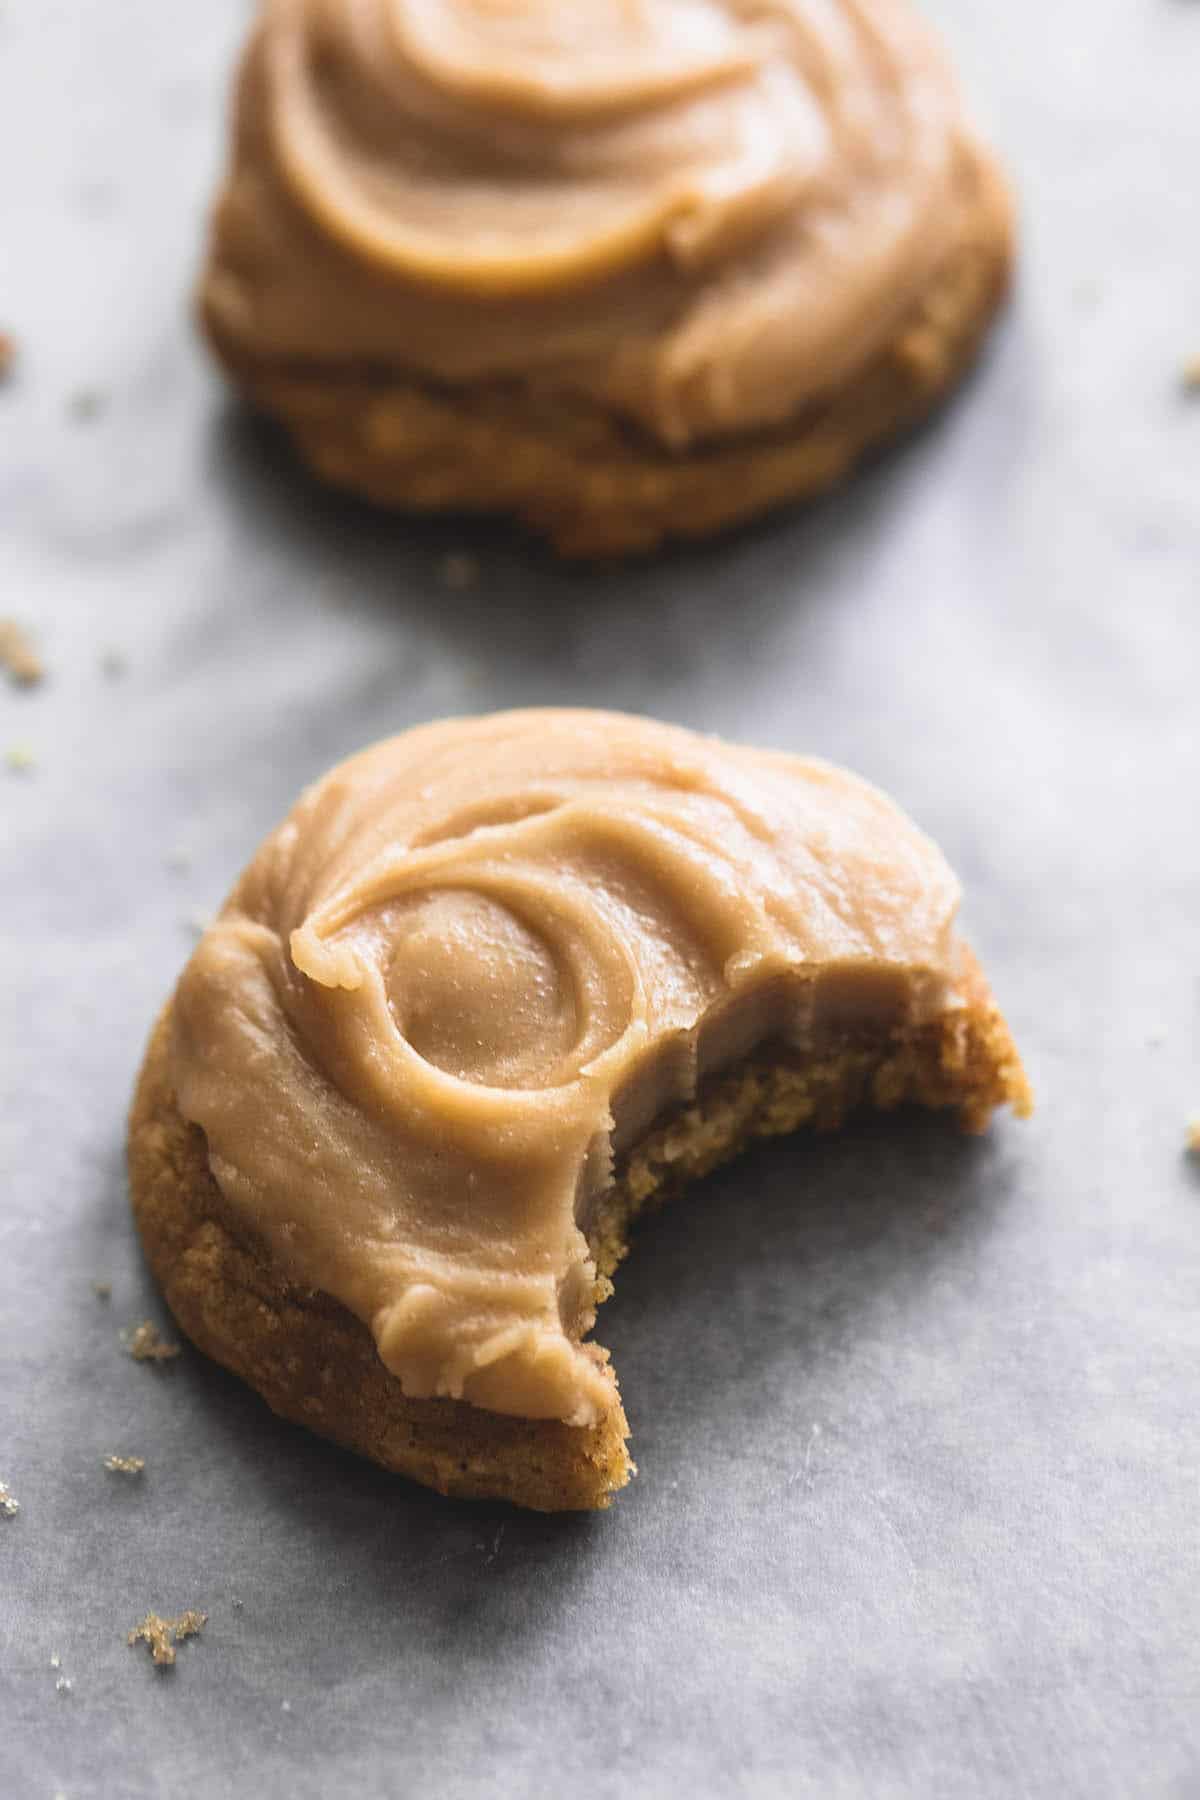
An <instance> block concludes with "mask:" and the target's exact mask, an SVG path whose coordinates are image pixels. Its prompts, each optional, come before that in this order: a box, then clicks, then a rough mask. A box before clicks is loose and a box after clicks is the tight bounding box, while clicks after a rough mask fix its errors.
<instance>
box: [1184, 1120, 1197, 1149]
mask: <svg viewBox="0 0 1200 1800" xmlns="http://www.w3.org/2000/svg"><path fill="white" fill-rule="evenodd" d="M1184 1141H1185V1143H1186V1144H1187V1147H1188V1149H1189V1150H1190V1151H1191V1153H1192V1155H1193V1156H1200V1113H1193V1114H1192V1116H1191V1118H1190V1119H1189V1120H1188V1122H1187V1137H1186V1138H1185V1140H1184Z"/></svg>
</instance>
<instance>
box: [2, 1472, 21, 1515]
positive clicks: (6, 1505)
mask: <svg viewBox="0 0 1200 1800" xmlns="http://www.w3.org/2000/svg"><path fill="white" fill-rule="evenodd" d="M20 1510H21V1502H20V1501H19V1500H18V1499H17V1496H16V1495H15V1494H14V1493H13V1491H12V1489H11V1488H10V1487H9V1485H8V1483H7V1481H0V1513H3V1515H4V1517H5V1518H6V1519H15V1518H16V1516H17V1514H18V1513H19V1512H20Z"/></svg>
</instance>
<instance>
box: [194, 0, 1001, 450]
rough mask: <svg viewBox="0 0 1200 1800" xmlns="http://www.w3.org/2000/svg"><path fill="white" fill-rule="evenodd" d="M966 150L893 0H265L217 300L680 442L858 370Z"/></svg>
mask: <svg viewBox="0 0 1200 1800" xmlns="http://www.w3.org/2000/svg"><path fill="white" fill-rule="evenodd" d="M981 162H982V152H980V151H979V149H978V148H977V146H976V144H975V142H974V139H973V137H972V135H971V132H970V130H969V128H968V126H967V125H966V123H965V121H964V118H963V114H962V110H961V107H960V103H959V100H958V96H957V93H956V89H955V86H954V83H953V81H952V79H951V77H950V75H949V73H948V71H947V69H946V67H945V64H944V62H943V60H942V58H941V55H940V53H939V52H938V50H937V47H936V46H935V44H934V43H933V42H932V41H931V38H930V35H929V33H928V32H927V30H926V28H925V27H924V26H923V25H922V23H921V22H920V20H919V19H918V18H916V17H915V16H914V14H913V13H912V12H911V11H910V9H909V6H908V5H907V3H906V0H521V3H520V4H517V3H516V0H266V3H265V5H264V7H263V10H262V15H261V22H260V25H259V28H258V30H257V32H256V35H255V37H254V39H253V40H252V43H251V46H250V50H249V52H248V55H247V57H246V60H245V63H244V67H243V73H242V78H241V82H240V89H239V98H238V105H237V123H236V142H235V151H234V157H233V162H232V167H231V172H230V176H229V179H228V184H227V187H226V191H225V194H224V197H223V200H222V203H221V206H220V208H219V211H218V217H217V223H216V231H215V235H214V246H213V252H212V256H211V260H210V264H209V268H208V271H207V274H206V278H205V288H204V305H205V312H206V317H207V318H208V320H209V323H210V327H211V329H212V330H213V332H214V335H215V336H216V337H217V338H218V340H219V341H220V342H221V343H222V344H224V345H225V346H226V347H227V348H228V349H229V350H230V351H231V352H232V353H233V354H234V355H235V356H241V357H243V358H246V359H250V360H254V361H257V362H261V361H263V360H264V359H266V360H275V361H279V362H281V363H286V362H287V361H288V359H292V360H295V361H300V362H303V363H304V364H305V366H320V365H321V364H322V363H323V362H325V363H329V364H331V365H336V366H339V367H342V366H345V365H346V364H347V363H348V362H349V363H358V364H361V365H362V366H364V367H367V368H381V369H384V370H392V371H396V370H401V371H403V372H405V373H406V374H409V375H412V376H415V377H418V378H420V379H422V380H431V381H435V382H445V383H451V384H461V383H467V382H471V381H477V380H487V381H502V382H503V381H510V382H513V383H515V384H517V385H518V386H519V388H520V390H521V391H522V393H523V394H525V395H526V396H528V395H530V394H532V395H534V396H537V395H538V394H545V395H554V394H573V395H577V396H581V397H584V398H586V399H587V400H589V401H591V402H594V403H598V404H600V405H601V406H603V407H604V408H605V409H607V410H609V411H612V412H615V413H616V414H617V415H618V416H624V417H626V418H628V419H629V420H630V421H632V422H634V423H635V424H636V425H638V426H639V427H641V428H642V429H643V430H645V431H646V432H647V433H649V434H650V435H651V436H652V438H653V439H655V440H657V441H658V442H660V443H662V444H663V445H665V446H668V447H670V448H672V449H681V448H685V447H687V446H689V445H692V444H696V443H703V442H705V441H710V440H713V439H719V438H722V437H725V436H729V435H732V434H739V433H746V432H752V431H755V430H758V429H761V428H764V427H770V426H772V425H775V424H777V423H779V422H781V421H783V420H786V419H789V418H791V417H792V416H794V415H795V414H796V413H797V412H798V411H799V410H800V409H802V408H803V407H804V406H805V405H806V404H807V403H809V402H810V401H812V400H813V399H814V398H815V397H817V396H819V395H820V394H821V393H823V392H825V391H827V390H829V389H832V388H834V387H836V386H837V384H839V383H840V382H842V381H844V380H846V379H848V378H849V377H850V376H851V375H852V374H853V373H854V372H855V371H857V370H858V369H860V368H861V367H862V366H863V365H864V364H865V363H866V362H867V361H868V360H869V359H870V358H871V356H872V355H873V354H874V353H875V352H877V351H878V349H879V348H880V346H881V345H883V344H884V343H885V342H886V341H887V340H888V338H889V335H890V334H891V333H893V332H894V331H895V329H896V326H897V321H898V320H899V319H900V318H901V317H902V316H903V315H904V314H905V313H906V312H907V311H908V309H910V308H911V306H912V305H913V303H914V300H915V298H916V297H917V296H918V295H919V294H920V293H921V292H922V291H923V290H924V288H925V287H926V285H927V283H928V282H929V280H930V277H931V275H932V273H933V272H934V271H935V269H936V268H937V267H938V265H939V264H940V262H941V261H942V260H943V258H944V257H945V256H946V254H947V250H948V247H949V246H950V245H951V244H952V243H953V242H954V240H955V234H956V232H957V231H958V230H959V229H960V226H959V211H960V209H961V205H962V194H963V191H964V185H965V186H966V187H969V188H971V190H972V194H973V204H980V203H981V202H980V198H979V195H980V193H981V192H987V193H988V194H989V195H990V196H991V197H990V199H989V200H988V204H989V205H991V206H1001V205H1003V203H1004V202H1003V196H1002V194H1001V191H1000V189H999V187H998V185H997V184H996V183H995V182H994V181H993V182H991V183H990V184H984V185H983V187H982V188H981V187H980V184H979V183H977V182H976V183H972V182H970V181H967V182H965V183H964V170H968V171H969V170H971V169H973V168H975V167H977V166H978V165H980V164H981Z"/></svg>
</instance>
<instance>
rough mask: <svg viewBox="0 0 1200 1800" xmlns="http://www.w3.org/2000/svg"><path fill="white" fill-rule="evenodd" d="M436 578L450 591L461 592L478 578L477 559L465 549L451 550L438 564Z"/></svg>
mask: <svg viewBox="0 0 1200 1800" xmlns="http://www.w3.org/2000/svg"><path fill="white" fill-rule="evenodd" d="M438 580H439V581H440V582H441V584H442V586H443V587H445V588H449V589H450V591H451V593H454V594H462V593H465V592H466V590H467V589H468V588H472V587H474V586H475V583H476V582H477V581H478V580H479V559H478V557H475V556H472V555H471V554H470V552H469V551H467V550H451V551H448V552H447V554H446V555H445V556H443V557H442V559H441V561H440V562H439V564H438Z"/></svg>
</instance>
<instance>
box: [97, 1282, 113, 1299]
mask: <svg viewBox="0 0 1200 1800" xmlns="http://www.w3.org/2000/svg"><path fill="white" fill-rule="evenodd" d="M92 1292H93V1294H95V1296H96V1298H97V1300H111V1299H112V1282H111V1281H93V1283H92Z"/></svg>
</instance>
